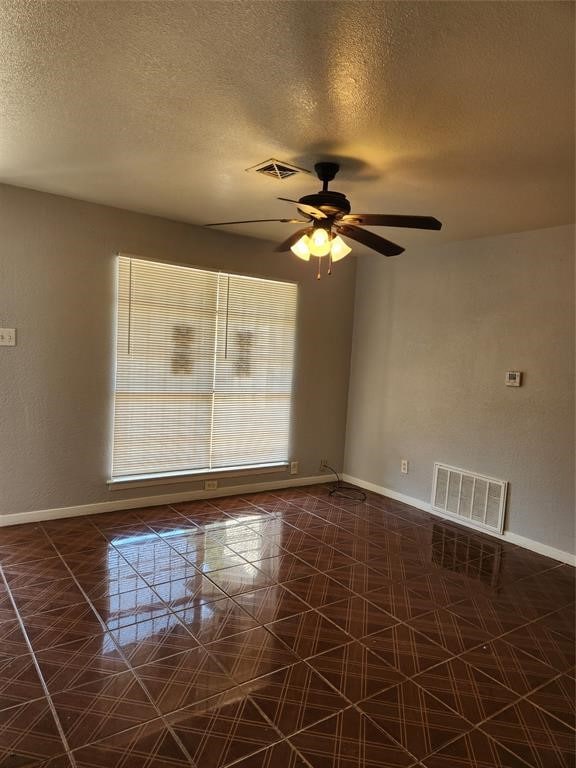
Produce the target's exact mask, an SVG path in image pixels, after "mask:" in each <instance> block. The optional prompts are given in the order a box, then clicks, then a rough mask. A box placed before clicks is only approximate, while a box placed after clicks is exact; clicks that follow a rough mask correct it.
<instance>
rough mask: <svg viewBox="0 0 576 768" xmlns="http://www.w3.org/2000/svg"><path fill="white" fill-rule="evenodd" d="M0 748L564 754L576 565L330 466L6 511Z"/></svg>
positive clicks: (533, 759) (174, 757) (349, 755)
mask: <svg viewBox="0 0 576 768" xmlns="http://www.w3.org/2000/svg"><path fill="white" fill-rule="evenodd" d="M0 567H1V576H2V578H1V580H0V768H23V767H24V766H34V767H35V768H40V766H42V767H43V768H48V766H50V768H60V767H61V766H67V767H70V766H76V767H77V768H88V767H90V768H97V767H98V766H102V767H104V766H105V767H106V768H115V767H119V766H122V768H143V767H144V766H145V767H146V768H170V766H195V767H196V768H224V767H225V766H232V765H234V766H236V767H237V768H306V766H307V767H308V768H310V767H312V768H369V767H372V768H384V767H385V766H402V767H404V766H405V767H406V768H408V766H419V767H420V768H467V767H469V766H474V767H475V768H492V767H493V768H496V767H498V768H501V767H502V766H503V767H504V768H526V766H534V767H537V768H556V767H558V768H569V767H573V766H574V765H575V752H574V741H575V735H576V731H575V730H574V726H575V705H574V698H575V697H574V689H575V672H574V663H575V659H574V621H575V614H574V607H575V594H574V569H572V568H570V567H569V566H566V565H562V564H559V563H557V562H556V561H554V560H550V559H548V558H546V557H543V556H540V555H537V554H535V553H533V552H529V551H527V550H523V549H519V548H518V547H515V546H512V545H509V544H507V543H503V542H501V541H499V540H496V539H493V538H491V537H489V536H483V535H482V534H480V533H476V532H474V531H470V530H468V529H464V528H460V527H458V526H455V525H452V524H450V523H448V522H445V521H442V520H440V519H438V518H433V517H432V516H430V515H428V514H426V513H424V512H420V511H418V510H416V509H413V508H411V507H407V506H405V505H402V504H399V503H395V502H392V501H390V500H389V499H385V498H383V497H381V496H377V495H375V494H368V497H367V500H366V502H364V503H357V502H351V501H349V500H346V499H342V498H338V497H331V496H329V494H328V488H327V487H326V486H310V487H307V488H302V489H290V490H286V491H278V492H277V493H268V494H254V495H250V496H247V497H245V498H239V497H233V498H222V499H213V500H211V501H196V502H189V503H186V504H176V505H174V506H161V507H150V508H147V509H137V510H130V511H126V512H118V513H111V514H105V515H96V516H93V517H86V518H74V519H68V520H59V521H54V522H49V523H44V524H42V525H29V526H15V527H10V528H2V529H0Z"/></svg>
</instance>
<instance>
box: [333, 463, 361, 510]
mask: <svg viewBox="0 0 576 768" xmlns="http://www.w3.org/2000/svg"><path fill="white" fill-rule="evenodd" d="M323 466H324V467H326V469H329V470H330V472H332V473H333V474H335V475H336V482H335V483H334V485H333V486H332V488H330V491H329V495H330V496H338V497H339V498H341V499H349V500H350V501H360V502H362V501H366V499H367V496H366V494H365V493H364V491H361V490H360V488H354V486H353V485H349V484H348V483H345V482H344V481H343V480H341V479H340V475H339V474H338V472H336V470H335V469H334V467H331V466H330V465H329V464H323Z"/></svg>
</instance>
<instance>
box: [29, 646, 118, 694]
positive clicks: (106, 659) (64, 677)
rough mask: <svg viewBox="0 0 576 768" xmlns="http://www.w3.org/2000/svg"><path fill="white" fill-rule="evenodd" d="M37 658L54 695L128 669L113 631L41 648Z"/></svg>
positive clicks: (49, 689)
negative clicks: (110, 633) (115, 641)
mask: <svg viewBox="0 0 576 768" xmlns="http://www.w3.org/2000/svg"><path fill="white" fill-rule="evenodd" d="M36 660H37V662H38V665H39V666H40V670H41V672H42V676H43V678H44V681H45V683H46V686H47V688H48V691H49V692H50V693H51V694H52V693H57V692H58V691H64V690H66V689H67V688H76V687H78V686H80V685H85V684H86V683H92V682H96V681H97V680H101V679H103V678H106V677H109V676H110V675H117V674H119V673H120V672H127V671H128V665H127V664H126V662H125V661H124V660H123V658H122V656H121V655H120V653H119V651H118V649H117V648H116V646H115V644H114V641H113V640H112V637H111V636H110V635H109V634H101V635H95V636H94V637H88V638H84V639H82V640H75V641H73V642H71V643H66V644H65V645H59V646H57V647H56V648H47V649H45V650H43V651H38V652H37V653H36Z"/></svg>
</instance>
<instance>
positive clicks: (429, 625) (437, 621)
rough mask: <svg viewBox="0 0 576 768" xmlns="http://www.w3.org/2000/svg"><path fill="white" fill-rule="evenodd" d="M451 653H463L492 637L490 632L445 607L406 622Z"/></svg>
mask: <svg viewBox="0 0 576 768" xmlns="http://www.w3.org/2000/svg"><path fill="white" fill-rule="evenodd" d="M406 623H407V624H408V626H409V627H412V628H413V629H415V630H416V631H418V632H420V633H421V634H423V635H426V637H429V638H430V639H431V640H434V642H435V643H438V645H441V646H442V647H443V648H446V650H448V651H450V652H451V653H455V654H457V653H463V652H464V651H468V650H470V649H471V648H475V647H476V646H477V645H480V644H481V643H486V642H488V641H489V640H490V639H491V636H490V635H489V634H488V632H485V631H484V630H482V629H480V627H478V626H476V625H475V624H472V623H471V622H470V621H467V620H466V619H463V618H462V617H461V616H458V614H456V613H451V612H450V611H447V610H446V609H444V608H440V609H439V610H437V611H432V612H431V613H426V614H424V615H422V616H418V617H417V618H415V619H410V620H409V621H407V622H406Z"/></svg>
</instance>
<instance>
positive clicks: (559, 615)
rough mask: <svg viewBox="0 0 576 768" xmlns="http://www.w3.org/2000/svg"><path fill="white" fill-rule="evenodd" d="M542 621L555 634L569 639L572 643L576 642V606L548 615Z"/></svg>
mask: <svg viewBox="0 0 576 768" xmlns="http://www.w3.org/2000/svg"><path fill="white" fill-rule="evenodd" d="M542 621H544V622H545V623H546V626H547V627H548V628H549V629H551V630H552V631H553V632H558V633H559V634H561V635H563V636H564V637H567V638H568V639H569V640H572V642H576V609H575V606H569V607H567V608H563V609H562V610H560V611H554V612H553V613H549V614H547V615H546V616H545V617H544V618H543V619H542Z"/></svg>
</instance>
